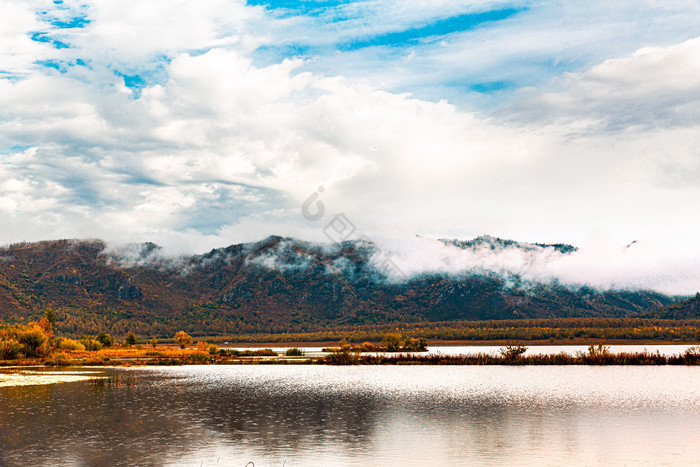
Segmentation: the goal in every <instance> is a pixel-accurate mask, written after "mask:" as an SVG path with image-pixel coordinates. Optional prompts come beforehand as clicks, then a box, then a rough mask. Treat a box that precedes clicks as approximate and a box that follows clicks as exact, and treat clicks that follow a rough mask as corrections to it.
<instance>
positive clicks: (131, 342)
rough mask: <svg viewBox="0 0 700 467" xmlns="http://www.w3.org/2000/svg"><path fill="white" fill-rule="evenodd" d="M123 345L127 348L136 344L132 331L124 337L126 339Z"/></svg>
mask: <svg viewBox="0 0 700 467" xmlns="http://www.w3.org/2000/svg"><path fill="white" fill-rule="evenodd" d="M124 343H125V344H126V345H128V346H132V345H135V344H136V336H135V335H134V333H133V332H132V331H129V334H127V335H126V339H124Z"/></svg>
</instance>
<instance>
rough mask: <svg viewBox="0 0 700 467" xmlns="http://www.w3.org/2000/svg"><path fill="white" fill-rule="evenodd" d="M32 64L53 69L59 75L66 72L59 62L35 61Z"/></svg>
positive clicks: (62, 63) (62, 64) (64, 65)
mask: <svg viewBox="0 0 700 467" xmlns="http://www.w3.org/2000/svg"><path fill="white" fill-rule="evenodd" d="M34 63H36V64H37V65H40V66H43V67H46V68H53V69H54V70H58V71H60V72H61V73H65V72H66V64H65V63H64V62H62V61H61V60H37V61H36V62H34Z"/></svg>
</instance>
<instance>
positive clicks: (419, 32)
mask: <svg viewBox="0 0 700 467" xmlns="http://www.w3.org/2000/svg"><path fill="white" fill-rule="evenodd" d="M524 10H526V9H525V8H506V9H502V10H492V11H486V12H483V13H467V14H464V15H458V16H453V17H451V18H446V19H442V20H438V21H435V22H433V23H431V24H428V25H425V26H421V27H417V28H411V29H407V30H405V31H398V32H390V33H387V34H381V35H378V36H374V37H372V38H369V39H362V40H357V41H352V42H348V43H346V44H343V45H342V46H341V49H342V50H355V49H361V48H364V47H374V46H401V45H405V44H410V43H413V42H416V41H419V40H420V39H425V38H429V37H434V36H445V35H448V34H452V33H456V32H464V31H469V30H472V29H476V28H478V27H479V26H482V25H483V24H485V23H490V22H494V21H502V20H504V19H508V18H510V17H511V16H513V15H515V14H517V13H520V12H522V11H524Z"/></svg>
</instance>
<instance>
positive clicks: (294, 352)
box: [284, 347, 304, 357]
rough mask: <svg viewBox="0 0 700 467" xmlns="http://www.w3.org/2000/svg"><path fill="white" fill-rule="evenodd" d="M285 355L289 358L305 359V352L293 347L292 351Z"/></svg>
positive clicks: (289, 350) (288, 350)
mask: <svg viewBox="0 0 700 467" xmlns="http://www.w3.org/2000/svg"><path fill="white" fill-rule="evenodd" d="M284 354H285V355H286V356H287V357H303V356H304V351H303V350H301V349H300V348H299V347H292V348H290V349H287V351H286V352H285V353H284Z"/></svg>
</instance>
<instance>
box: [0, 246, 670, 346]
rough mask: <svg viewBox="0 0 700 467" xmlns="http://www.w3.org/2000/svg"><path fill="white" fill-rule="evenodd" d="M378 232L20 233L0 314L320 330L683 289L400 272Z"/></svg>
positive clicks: (613, 306) (635, 306)
mask: <svg viewBox="0 0 700 467" xmlns="http://www.w3.org/2000/svg"><path fill="white" fill-rule="evenodd" d="M443 242H444V243H446V244H451V245H454V246H457V247H459V248H462V249H469V248H479V249H484V248H486V249H487V250H488V249H498V248H517V249H525V250H528V249H544V250H548V251H550V252H552V253H553V254H562V255H565V254H569V253H570V252H571V251H574V247H571V246H569V245H539V244H520V243H515V242H512V241H509V240H500V239H495V238H493V237H479V238H477V239H474V240H471V241H468V242H459V241H453V240H450V241H443ZM376 254H377V248H376V247H375V246H374V245H373V244H371V243H368V242H362V241H358V242H344V243H341V244H335V245H318V244H312V243H307V242H301V241H297V240H293V239H283V238H281V237H269V238H267V239H265V240H263V241H261V242H258V243H250V244H240V245H232V246H229V247H226V248H220V249H215V250H212V251H210V252H209V253H206V254H203V255H195V256H188V257H180V258H177V259H172V258H165V257H163V256H161V255H160V249H159V248H158V247H157V246H156V245H153V244H150V243H147V244H143V245H138V246H131V247H129V248H122V249H119V250H108V249H107V248H106V246H105V244H104V243H102V242H100V241H55V242H40V243H33V244H18V245H12V246H10V247H7V248H4V249H2V250H0V319H2V320H8V321H18V320H21V319H25V320H26V318H32V319H35V318H37V317H38V316H40V315H41V314H42V313H43V311H44V309H45V308H46V307H53V308H54V309H56V310H57V312H58V313H57V315H58V318H59V322H58V328H59V332H62V333H69V334H79V333H83V332H88V333H95V332H97V331H99V330H106V331H108V332H111V333H114V334H118V335H123V334H125V333H126V331H128V330H134V331H135V332H136V333H137V334H142V335H146V334H148V335H151V334H155V335H162V336H172V334H173V333H174V332H175V331H177V330H180V329H184V330H186V331H188V332H192V333H195V334H198V335H201V334H224V333H240V332H286V331H298V332H304V331H313V330H320V329H324V328H327V327H328V326H336V325H364V324H377V323H394V322H396V323H399V322H414V321H436V320H440V321H445V320H453V319H501V318H541V317H574V316H576V317H579V316H580V317H594V316H635V315H637V314H638V313H642V312H647V311H649V310H652V309H655V308H657V307H660V306H664V305H669V304H671V303H673V302H674V299H673V298H671V297H668V296H665V295H662V294H659V293H655V292H649V291H636V292H633V291H596V290H594V289H591V288H588V287H581V288H577V289H572V288H567V287H564V286H562V285H559V284H556V283H549V284H544V283H532V282H526V281H521V280H520V279H519V278H518V277H517V276H509V277H508V278H507V279H504V278H502V277H501V276H499V275H497V274H495V273H491V272H487V271H482V272H479V273H475V272H462V273H460V274H458V275H454V274H453V275H448V274H441V273H432V274H423V275H417V276H414V277H412V278H410V279H408V280H406V281H404V282H392V281H388V280H387V279H386V276H385V275H384V273H383V272H382V271H381V270H380V269H379V268H378V267H377V266H375V264H377V263H376V262H375V260H374V258H375V256H376Z"/></svg>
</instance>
